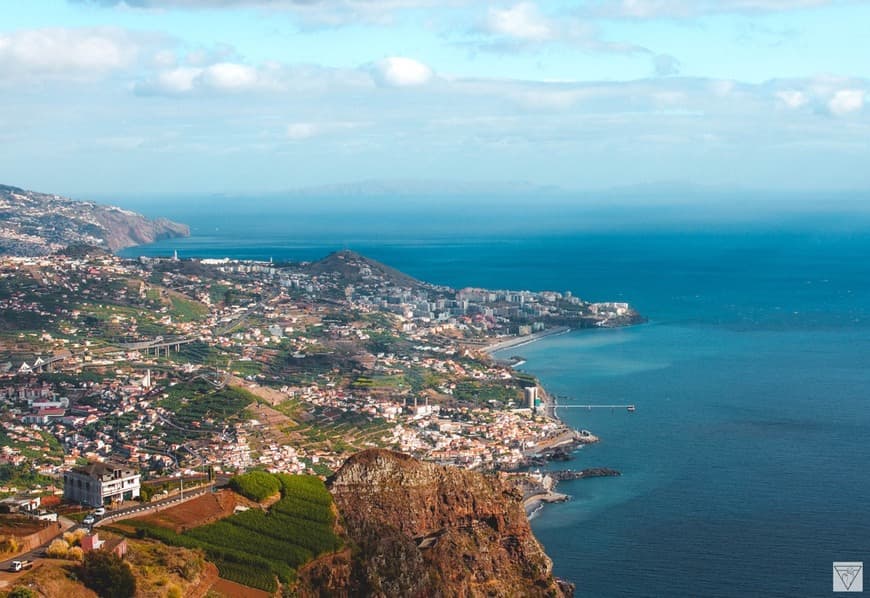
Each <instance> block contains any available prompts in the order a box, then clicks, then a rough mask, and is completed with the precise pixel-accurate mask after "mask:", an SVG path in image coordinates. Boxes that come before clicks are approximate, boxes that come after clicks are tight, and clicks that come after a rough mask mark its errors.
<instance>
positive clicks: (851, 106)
mask: <svg viewBox="0 0 870 598" xmlns="http://www.w3.org/2000/svg"><path fill="white" fill-rule="evenodd" d="M863 107H864V91H863V90H860V89H841V90H839V91H838V92H836V93H835V94H834V96H833V97H832V98H831V99H830V101H829V102H828V108H829V109H830V111H831V113H832V114H835V115H837V116H844V115H846V114H851V113H852V112H857V111H859V110H861V109H862V108H863Z"/></svg>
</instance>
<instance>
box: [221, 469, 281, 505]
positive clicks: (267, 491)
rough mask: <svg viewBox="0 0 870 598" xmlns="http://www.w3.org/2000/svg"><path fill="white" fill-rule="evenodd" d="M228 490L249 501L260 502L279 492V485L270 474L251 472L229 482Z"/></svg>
mask: <svg viewBox="0 0 870 598" xmlns="http://www.w3.org/2000/svg"><path fill="white" fill-rule="evenodd" d="M230 488H232V489H233V490H235V491H236V492H238V493H239V494H241V495H242V496H244V497H247V498H250V499H251V500H256V501H258V502H259V501H261V500H263V499H265V498H268V497H270V496H272V495H275V494H277V493H278V491H279V490H281V484H280V482H279V481H278V478H276V477H275V476H274V475H272V474H271V473H268V472H265V471H251V472H248V473H245V474H242V475H237V476H235V477H234V478H232V479H231V480H230Z"/></svg>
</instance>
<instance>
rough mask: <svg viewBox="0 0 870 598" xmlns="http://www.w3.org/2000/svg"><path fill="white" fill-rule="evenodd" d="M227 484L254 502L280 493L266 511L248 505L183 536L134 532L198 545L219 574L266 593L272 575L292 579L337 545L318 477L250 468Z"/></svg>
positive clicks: (146, 529)
mask: <svg viewBox="0 0 870 598" xmlns="http://www.w3.org/2000/svg"><path fill="white" fill-rule="evenodd" d="M231 485H232V486H233V488H234V489H236V490H237V491H238V492H240V493H241V494H243V495H245V496H248V497H249V498H253V499H254V500H262V498H255V497H263V498H265V497H268V496H270V495H272V494H275V493H277V492H278V491H280V492H281V499H280V500H279V501H278V502H277V503H275V505H273V506H272V509H271V510H270V511H269V512H268V513H267V512H264V511H261V510H259V509H251V510H249V511H245V512H243V513H238V514H236V515H232V516H230V517H227V518H226V519H223V520H221V521H218V522H216V523H212V524H209V525H205V526H202V527H197V528H194V529H192V530H188V531H186V532H184V533H183V534H177V533H175V532H174V531H172V530H168V529H165V528H162V527H159V526H157V525H154V524H150V523H146V522H141V521H137V522H136V528H137V534H138V535H140V536H148V537H152V538H155V539H157V540H160V541H161V542H164V543H166V544H170V545H173V546H183V547H186V548H201V549H203V550H204V551H205V552H206V554H207V555H208V557H209V558H210V559H211V560H213V561H214V562H215V563H216V564H217V566H218V569H219V570H220V574H221V577H224V578H226V579H230V580H232V581H236V582H238V583H241V584H244V585H246V586H249V587H254V588H259V589H262V590H265V591H267V592H274V591H275V590H276V589H277V582H276V578H277V579H279V580H281V581H282V582H284V583H290V582H292V581H293V580H295V577H296V569H298V568H299V567H300V566H301V565H303V564H304V563H306V562H308V561H310V560H311V559H312V558H314V557H316V556H318V555H320V554H323V553H326V552H330V551H335V550H338V549H339V548H340V547H341V540H340V539H339V538H338V537H337V536H336V534H335V531H334V529H333V527H334V523H335V516H334V514H333V509H332V496H331V495H330V494H329V491H328V490H327V489H326V486H325V485H324V484H323V482H322V481H321V480H320V479H319V478H317V477H314V476H293V475H286V474H277V475H276V474H270V473H266V472H262V471H254V472H250V473H247V474H244V475H242V476H236V477H235V478H233V480H232V481H231Z"/></svg>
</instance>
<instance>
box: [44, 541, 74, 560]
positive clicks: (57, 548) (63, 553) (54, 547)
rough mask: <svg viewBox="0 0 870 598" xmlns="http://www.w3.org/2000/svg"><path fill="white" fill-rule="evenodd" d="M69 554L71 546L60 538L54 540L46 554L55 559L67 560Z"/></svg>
mask: <svg viewBox="0 0 870 598" xmlns="http://www.w3.org/2000/svg"><path fill="white" fill-rule="evenodd" d="M68 553H69V544H67V543H66V540H61V539H60V538H58V539H57V540H54V541H53V542H52V543H51V544H49V545H48V548H46V549H45V554H47V555H48V556H50V557H51V558H53V559H65V558H66V557H67V554H68Z"/></svg>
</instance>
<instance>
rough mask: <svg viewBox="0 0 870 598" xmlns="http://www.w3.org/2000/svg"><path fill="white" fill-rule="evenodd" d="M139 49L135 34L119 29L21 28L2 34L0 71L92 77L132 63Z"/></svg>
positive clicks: (8, 74)
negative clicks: (134, 37)
mask: <svg viewBox="0 0 870 598" xmlns="http://www.w3.org/2000/svg"><path fill="white" fill-rule="evenodd" d="M138 53H139V44H138V43H137V42H136V41H135V40H134V39H133V36H132V35H131V34H129V33H128V32H125V31H122V30H119V29H108V28H106V29H100V28H82V29H69V28H48V29H26V30H19V31H15V32H12V33H8V34H5V35H4V34H0V75H5V76H6V77H5V78H13V77H25V78H29V79H38V78H53V79H67V80H70V79H72V80H76V79H93V78H99V77H101V76H105V75H106V74H108V73H111V72H113V71H117V70H120V69H123V68H125V67H128V66H130V65H131V64H133V62H134V61H135V60H136V57H137V55H138Z"/></svg>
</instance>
